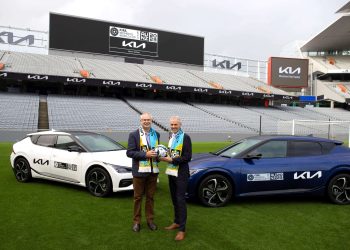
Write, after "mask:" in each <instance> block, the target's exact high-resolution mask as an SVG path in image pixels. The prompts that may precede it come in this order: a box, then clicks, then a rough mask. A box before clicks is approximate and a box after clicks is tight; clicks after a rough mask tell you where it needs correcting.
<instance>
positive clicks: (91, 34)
mask: <svg viewBox="0 0 350 250" xmlns="http://www.w3.org/2000/svg"><path fill="white" fill-rule="evenodd" d="M49 49H51V50H52V49H54V50H65V51H77V52H87V53H95V54H104V55H117V56H122V57H125V58H142V59H151V60H157V61H166V62H175V63H183V64H191V65H199V66H203V61H204V60H203V59H204V38H203V37H198V36H191V35H184V34H179V33H173V32H167V31H161V30H155V29H149V28H143V27H136V26H131V25H126V24H120V23H111V22H107V21H99V20H92V19H86V18H80V17H73V16H67V15H61V14H56V13H50V35H49Z"/></svg>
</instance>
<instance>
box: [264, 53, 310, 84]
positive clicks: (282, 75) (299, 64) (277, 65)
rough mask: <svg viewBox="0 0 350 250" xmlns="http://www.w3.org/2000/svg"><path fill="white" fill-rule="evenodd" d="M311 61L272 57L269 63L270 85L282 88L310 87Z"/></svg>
mask: <svg viewBox="0 0 350 250" xmlns="http://www.w3.org/2000/svg"><path fill="white" fill-rule="evenodd" d="M308 74H309V60H307V59H297V58H283V57H271V58H269V63H268V84H269V85H272V86H274V87H280V88H306V87H308Z"/></svg>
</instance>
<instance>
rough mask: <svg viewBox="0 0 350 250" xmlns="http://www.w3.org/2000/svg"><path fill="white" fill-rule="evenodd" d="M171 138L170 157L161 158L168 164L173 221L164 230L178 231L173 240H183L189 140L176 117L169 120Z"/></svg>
mask: <svg viewBox="0 0 350 250" xmlns="http://www.w3.org/2000/svg"><path fill="white" fill-rule="evenodd" d="M170 129H171V136H170V140H169V143H168V148H169V151H170V156H168V157H161V158H160V160H161V161H165V162H167V163H168V166H167V169H166V174H168V176H169V177H168V178H169V188H170V194H171V200H172V202H173V206H174V215H175V216H174V217H175V218H174V221H173V223H172V224H171V225H170V226H168V227H166V228H165V229H166V230H174V229H178V230H179V231H178V233H177V234H176V237H175V240H176V241H181V240H183V239H185V230H186V220H187V208H186V198H185V194H186V190H187V185H188V179H189V176H190V174H189V166H188V162H189V161H191V158H192V143H191V138H190V137H189V136H188V135H187V134H185V133H184V132H183V131H182V129H181V120H180V118H179V117H178V116H172V117H171V118H170Z"/></svg>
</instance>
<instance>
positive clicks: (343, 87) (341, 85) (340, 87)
mask: <svg viewBox="0 0 350 250" xmlns="http://www.w3.org/2000/svg"><path fill="white" fill-rule="evenodd" d="M337 87H338V89H340V91H341V92H343V93H347V92H348V89H347V88H346V87H345V86H344V85H343V84H337Z"/></svg>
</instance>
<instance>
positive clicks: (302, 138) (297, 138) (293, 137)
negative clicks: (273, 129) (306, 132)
mask: <svg viewBox="0 0 350 250" xmlns="http://www.w3.org/2000/svg"><path fill="white" fill-rule="evenodd" d="M249 138H252V139H258V140H263V141H267V140H288V141H317V142H331V143H335V144H343V142H342V141H337V140H331V139H327V138H321V137H314V136H311V135H310V136H298V135H260V136H253V137H249Z"/></svg>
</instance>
